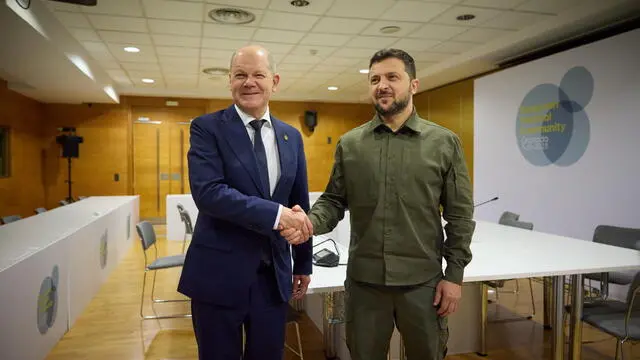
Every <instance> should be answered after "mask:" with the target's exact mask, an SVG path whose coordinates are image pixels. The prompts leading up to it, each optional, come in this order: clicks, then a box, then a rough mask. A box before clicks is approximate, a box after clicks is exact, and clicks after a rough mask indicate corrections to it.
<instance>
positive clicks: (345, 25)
mask: <svg viewBox="0 0 640 360" xmlns="http://www.w3.org/2000/svg"><path fill="white" fill-rule="evenodd" d="M369 24H371V21H370V20H364V19H345V18H334V17H324V18H322V19H321V20H320V21H318V23H317V24H316V26H314V27H313V32H314V33H325V34H359V33H360V32H361V31H362V30H364V29H365V28H366V27H367V26H369Z"/></svg>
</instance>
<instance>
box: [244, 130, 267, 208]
mask: <svg viewBox="0 0 640 360" xmlns="http://www.w3.org/2000/svg"><path fill="white" fill-rule="evenodd" d="M265 122H267V120H263V119H260V120H252V121H251V122H250V123H249V124H250V125H251V127H253V128H254V129H255V131H256V134H255V136H254V138H253V152H254V153H255V154H256V160H257V161H258V172H259V173H260V181H261V183H262V189H263V190H264V193H265V194H266V195H267V198H270V197H271V196H270V194H271V190H270V189H271V188H270V186H269V168H268V166H267V152H266V150H265V148H264V143H263V142H262V134H260V129H262V125H264V123H265Z"/></svg>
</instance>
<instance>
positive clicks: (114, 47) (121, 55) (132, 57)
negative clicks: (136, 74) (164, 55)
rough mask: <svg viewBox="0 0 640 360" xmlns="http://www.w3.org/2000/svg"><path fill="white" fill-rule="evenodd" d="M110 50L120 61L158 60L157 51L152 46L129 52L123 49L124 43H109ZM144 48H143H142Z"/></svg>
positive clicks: (151, 61)
mask: <svg viewBox="0 0 640 360" xmlns="http://www.w3.org/2000/svg"><path fill="white" fill-rule="evenodd" d="M107 46H108V47H109V51H110V52H111V54H113V56H114V57H115V58H116V59H118V60H120V61H128V62H150V63H153V62H158V59H157V57H156V52H155V51H154V50H153V48H152V47H150V46H149V47H146V48H144V51H140V52H139V53H128V52H126V51H124V50H122V48H123V45H122V44H108V45H107ZM141 50H142V48H141Z"/></svg>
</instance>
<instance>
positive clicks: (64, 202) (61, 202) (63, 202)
mask: <svg viewBox="0 0 640 360" xmlns="http://www.w3.org/2000/svg"><path fill="white" fill-rule="evenodd" d="M58 203H59V204H60V205H62V206H65V205H69V202H68V201H67V200H60V201H59V202H58Z"/></svg>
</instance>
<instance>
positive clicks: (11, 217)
mask: <svg viewBox="0 0 640 360" xmlns="http://www.w3.org/2000/svg"><path fill="white" fill-rule="evenodd" d="M20 219H22V217H21V216H20V215H9V216H3V217H2V223H3V224H8V223H12V222H15V221H18V220H20Z"/></svg>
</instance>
